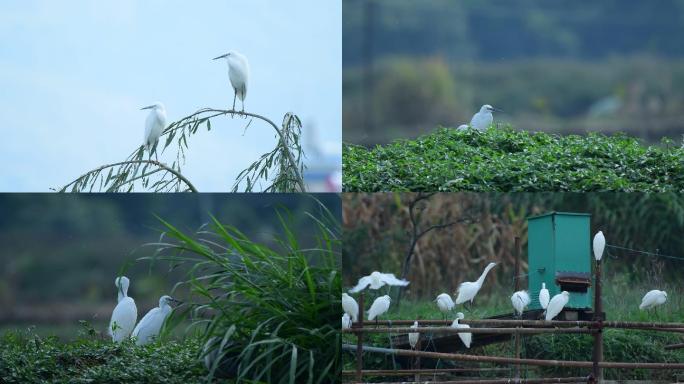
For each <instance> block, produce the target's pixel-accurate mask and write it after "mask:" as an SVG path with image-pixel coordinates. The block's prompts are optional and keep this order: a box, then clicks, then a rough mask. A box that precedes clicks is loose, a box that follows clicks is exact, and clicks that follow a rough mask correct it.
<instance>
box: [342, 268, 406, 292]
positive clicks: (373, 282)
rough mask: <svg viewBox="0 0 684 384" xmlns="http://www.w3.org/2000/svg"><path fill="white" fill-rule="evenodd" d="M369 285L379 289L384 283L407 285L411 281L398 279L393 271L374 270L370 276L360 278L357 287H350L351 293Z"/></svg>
mask: <svg viewBox="0 0 684 384" xmlns="http://www.w3.org/2000/svg"><path fill="white" fill-rule="evenodd" d="M369 285H370V288H371V289H379V288H380V287H382V286H384V285H398V286H400V287H405V286H407V285H409V282H408V281H406V280H399V279H397V278H396V276H394V274H392V273H380V272H378V271H374V272H373V273H371V274H370V275H369V276H364V277H362V278H360V279H359V282H358V283H357V284H356V287H354V288H352V289H350V290H349V293H356V292H359V291H362V290H364V289H366V287H367V286H369Z"/></svg>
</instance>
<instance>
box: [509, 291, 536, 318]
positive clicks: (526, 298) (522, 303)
mask: <svg viewBox="0 0 684 384" xmlns="http://www.w3.org/2000/svg"><path fill="white" fill-rule="evenodd" d="M531 302H532V300H531V299H530V295H529V294H528V293H527V291H518V292H515V293H514V294H513V296H511V304H513V308H514V309H515V313H517V314H518V316H521V315H522V313H523V311H524V310H525V307H527V306H528V305H530V303H531Z"/></svg>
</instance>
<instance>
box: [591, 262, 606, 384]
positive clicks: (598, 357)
mask: <svg viewBox="0 0 684 384" xmlns="http://www.w3.org/2000/svg"><path fill="white" fill-rule="evenodd" d="M603 320H604V319H603V302H602V300H601V260H597V261H596V278H595V281H594V321H595V322H597V325H596V328H597V329H598V332H596V333H594V353H593V355H592V360H593V363H594V364H593V367H592V376H593V378H594V380H595V381H596V382H597V383H601V382H603V370H602V369H601V367H600V366H599V363H600V362H602V361H603Z"/></svg>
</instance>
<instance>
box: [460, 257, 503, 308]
mask: <svg viewBox="0 0 684 384" xmlns="http://www.w3.org/2000/svg"><path fill="white" fill-rule="evenodd" d="M494 267H496V263H489V264H488V265H487V267H485V269H484V272H482V275H480V277H479V278H478V279H477V281H466V282H465V283H461V285H459V286H458V291H457V293H458V295H457V296H456V305H459V304H463V303H465V302H466V301H469V302H470V306H472V305H473V300H474V299H475V295H477V292H479V291H480V288H482V283H484V279H485V277H487V274H488V273H489V271H490V270H491V269H492V268H494Z"/></svg>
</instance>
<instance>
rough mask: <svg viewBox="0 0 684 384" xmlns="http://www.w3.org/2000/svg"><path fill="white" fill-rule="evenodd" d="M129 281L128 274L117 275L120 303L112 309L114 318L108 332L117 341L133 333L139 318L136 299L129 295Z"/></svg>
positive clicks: (116, 281)
mask: <svg viewBox="0 0 684 384" xmlns="http://www.w3.org/2000/svg"><path fill="white" fill-rule="evenodd" d="M129 283H130V282H129V280H128V278H127V277H126V276H121V277H117V278H116V279H115V280H114V286H115V287H116V291H117V300H118V304H117V305H116V307H114V311H112V319H111V320H110V321H109V328H107V334H109V336H111V337H112V340H113V341H115V342H117V343H118V342H120V341H122V340H124V339H126V338H127V337H129V336H130V335H131V332H133V328H134V327H135V322H136V321H137V320H138V308H137V307H136V306H135V301H134V300H133V298H131V297H128V285H129Z"/></svg>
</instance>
